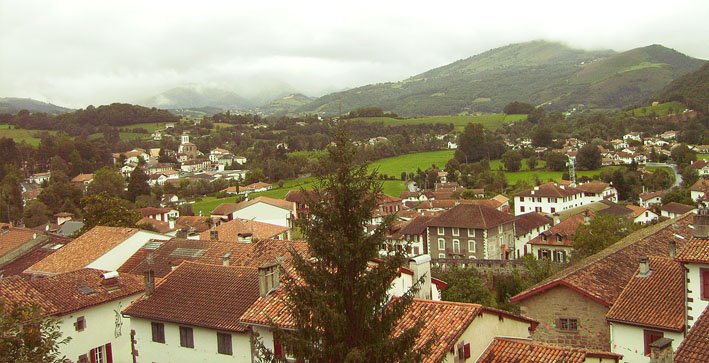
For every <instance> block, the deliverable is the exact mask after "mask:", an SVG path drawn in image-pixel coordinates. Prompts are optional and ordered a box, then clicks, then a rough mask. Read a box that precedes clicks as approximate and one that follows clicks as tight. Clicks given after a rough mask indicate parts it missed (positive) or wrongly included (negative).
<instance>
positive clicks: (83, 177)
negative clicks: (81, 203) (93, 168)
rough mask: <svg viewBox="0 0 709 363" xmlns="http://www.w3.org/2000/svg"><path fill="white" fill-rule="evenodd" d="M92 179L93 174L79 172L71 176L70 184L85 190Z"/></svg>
mask: <svg viewBox="0 0 709 363" xmlns="http://www.w3.org/2000/svg"><path fill="white" fill-rule="evenodd" d="M92 181H94V175H93V174H79V175H77V176H75V177H73V178H71V184H73V185H75V186H77V187H79V188H81V190H83V191H86V189H87V188H88V187H89V184H91V182H92Z"/></svg>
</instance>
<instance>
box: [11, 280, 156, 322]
mask: <svg viewBox="0 0 709 363" xmlns="http://www.w3.org/2000/svg"><path fill="white" fill-rule="evenodd" d="M102 273H103V271H100V270H96V269H81V270H76V271H72V272H67V273H63V274H58V275H54V276H50V277H46V278H42V279H35V280H24V279H22V278H20V277H19V276H13V277H10V278H7V279H4V280H0V297H3V298H4V299H6V300H8V301H10V302H11V303H16V304H37V305H38V306H40V307H41V308H42V309H43V310H44V312H45V313H46V314H49V315H55V316H58V315H65V314H68V313H71V312H73V311H77V310H81V309H85V308H88V307H91V306H95V305H98V304H102V303H104V302H107V301H112V300H116V299H120V298H123V297H126V296H131V295H135V294H138V293H141V292H142V291H143V290H144V286H145V285H144V283H143V278H142V277H141V276H136V275H131V274H121V275H120V276H119V277H118V280H117V283H116V284H109V285H104V284H103V282H104V280H103V278H102V277H101V275H102ZM82 290H83V291H82Z"/></svg>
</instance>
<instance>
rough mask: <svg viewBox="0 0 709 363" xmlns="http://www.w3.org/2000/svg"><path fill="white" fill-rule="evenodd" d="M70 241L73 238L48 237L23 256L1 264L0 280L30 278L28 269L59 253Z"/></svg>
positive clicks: (51, 235)
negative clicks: (26, 271)
mask: <svg viewBox="0 0 709 363" xmlns="http://www.w3.org/2000/svg"><path fill="white" fill-rule="evenodd" d="M0 239H1V237H0ZM69 241H71V238H67V237H61V236H57V235H55V234H49V235H47V239H46V240H45V242H43V243H39V244H37V245H35V246H34V247H32V248H30V249H27V250H26V251H24V252H23V253H22V254H21V255H19V256H17V257H15V258H14V259H12V260H10V261H8V262H3V263H0V280H1V279H3V278H7V277H10V276H16V275H19V276H22V277H24V278H29V277H30V276H29V275H27V274H25V273H24V271H25V270H26V269H27V268H28V267H30V266H32V265H34V264H35V263H37V262H39V261H40V260H42V259H43V258H45V257H47V256H49V255H51V254H52V253H54V252H56V251H58V250H59V249H60V248H62V247H64V245H65V244H67V243H69ZM0 244H2V242H0Z"/></svg>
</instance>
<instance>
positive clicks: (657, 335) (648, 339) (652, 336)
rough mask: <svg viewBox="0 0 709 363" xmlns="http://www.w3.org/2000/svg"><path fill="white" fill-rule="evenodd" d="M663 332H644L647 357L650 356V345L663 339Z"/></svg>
mask: <svg viewBox="0 0 709 363" xmlns="http://www.w3.org/2000/svg"><path fill="white" fill-rule="evenodd" d="M662 335H663V334H662V332H660V331H654V330H643V338H644V339H643V340H644V343H645V352H644V354H645V356H649V355H650V344H652V343H654V342H655V341H656V340H658V339H661V338H662Z"/></svg>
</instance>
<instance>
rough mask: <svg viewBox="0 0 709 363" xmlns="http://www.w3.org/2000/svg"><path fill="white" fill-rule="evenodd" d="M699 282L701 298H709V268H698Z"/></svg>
mask: <svg viewBox="0 0 709 363" xmlns="http://www.w3.org/2000/svg"><path fill="white" fill-rule="evenodd" d="M699 279H700V280H701V281H700V282H699V283H700V284H701V287H700V289H701V294H702V300H709V269H708V268H702V269H699Z"/></svg>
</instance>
